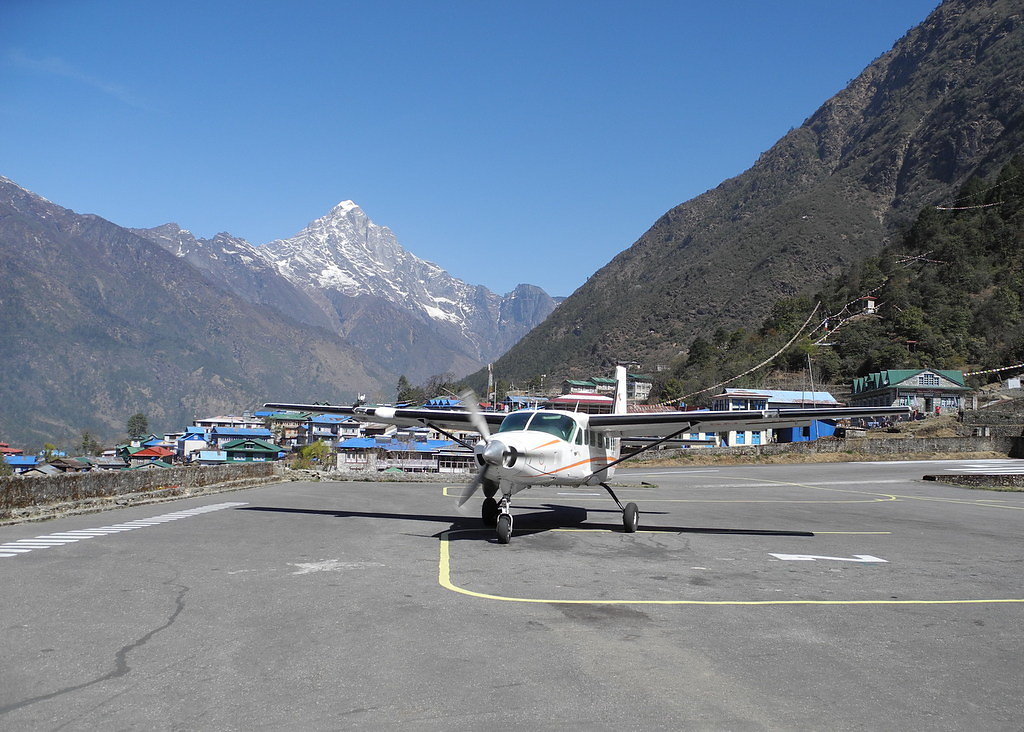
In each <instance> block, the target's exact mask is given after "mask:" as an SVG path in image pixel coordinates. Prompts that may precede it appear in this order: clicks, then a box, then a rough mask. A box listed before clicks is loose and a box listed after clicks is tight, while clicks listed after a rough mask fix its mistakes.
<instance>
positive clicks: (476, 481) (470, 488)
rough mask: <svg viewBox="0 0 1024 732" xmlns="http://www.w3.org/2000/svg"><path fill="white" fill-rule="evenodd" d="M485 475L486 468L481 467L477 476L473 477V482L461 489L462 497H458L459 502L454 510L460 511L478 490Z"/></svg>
mask: <svg viewBox="0 0 1024 732" xmlns="http://www.w3.org/2000/svg"><path fill="white" fill-rule="evenodd" d="M486 473H487V466H486V465H485V466H483V467H482V468H480V470H479V471H477V474H476V475H474V476H473V480H471V481H469V484H468V485H467V486H466V487H465V488H463V489H462V495H461V496H459V502H458V503H457V504H455V505H456V508H459V509H461V508H462V505H463V504H464V503H465V502H466V501H468V500H469V499H470V498H472V497H473V494H474V493H476V492H477V490H479V488H480V484H481V483H483V482H484V475H485V474H486Z"/></svg>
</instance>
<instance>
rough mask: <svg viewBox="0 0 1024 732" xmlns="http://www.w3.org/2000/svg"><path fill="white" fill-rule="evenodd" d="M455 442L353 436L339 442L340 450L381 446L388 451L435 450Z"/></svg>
mask: <svg viewBox="0 0 1024 732" xmlns="http://www.w3.org/2000/svg"><path fill="white" fill-rule="evenodd" d="M454 444H455V443H454V442H452V441H451V440H422V441H421V440H415V441H411V442H402V441H399V440H387V441H384V440H376V439H374V438H373V437H353V438H351V439H348V440H344V441H342V442H339V443H338V449H339V450H368V449H370V448H374V447H377V448H380V449H381V450H387V451H388V452H434V451H435V450H443V449H444V448H446V447H451V446H452V445H454Z"/></svg>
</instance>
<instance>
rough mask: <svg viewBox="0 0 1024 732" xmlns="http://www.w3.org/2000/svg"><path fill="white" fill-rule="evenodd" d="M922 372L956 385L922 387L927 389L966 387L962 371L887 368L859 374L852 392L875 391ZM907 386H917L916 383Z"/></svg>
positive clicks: (958, 389) (957, 388) (960, 388)
mask: <svg viewBox="0 0 1024 732" xmlns="http://www.w3.org/2000/svg"><path fill="white" fill-rule="evenodd" d="M923 373H930V374H935V375H936V376H940V377H942V378H944V379H947V380H948V381H952V382H953V383H954V384H956V386H954V387H950V386H929V387H923V388H929V389H955V390H957V391H962V390H964V389H966V388H967V387H966V386H965V385H964V372H963V371H955V370H949V369H928V368H925V369H888V370H886V371H876V372H875V373H873V374H868V375H867V376H859V377H857V378H855V379H854V380H853V393H854V394H862V393H864V392H868V391H875V390H877V389H885V388H887V387H894V386H896V385H897V384H900V383H902V382H904V381H906V380H907V379H912V378H914V377H915V376H918V375H920V374H923ZM907 386H917V385H916V384H913V385H910V384H908V385H907Z"/></svg>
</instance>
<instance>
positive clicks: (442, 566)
mask: <svg viewBox="0 0 1024 732" xmlns="http://www.w3.org/2000/svg"><path fill="white" fill-rule="evenodd" d="M474 531H490V529H453V530H451V531H444V532H442V533H441V536H440V541H439V542H438V543H439V544H440V546H441V551H440V559H439V561H438V570H437V581H438V584H440V585H441V586H442V587H444V588H445V589H446V590H451V591H452V592H457V593H459V594H460V595H468V596H469V597H476V598H480V599H482V600H500V601H502V602H522V603H532V604H545V605H731V606H735V605H995V604H1007V603H1024V598H1008V599H991V600H550V599H542V598H535V597H507V596H505V595H490V594H487V593H485V592H474V591H473V590H467V589H466V588H464V587H459V586H458V585H456V584H455V583H453V582H452V580H451V557H450V555H449V551H448V544H449V541H448V537H449V536H450V535H452V534H464V533H470V532H474ZM608 533H611V532H608ZM637 533H655V532H637Z"/></svg>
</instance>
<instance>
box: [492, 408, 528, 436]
mask: <svg viewBox="0 0 1024 732" xmlns="http://www.w3.org/2000/svg"><path fill="white" fill-rule="evenodd" d="M533 415H534V413H533V412H513V413H512V414H510V415H508V416H507V417H505V419H503V420H502V421H501V427H499V428H498V432H515V431H518V430H525V429H526V423H527V422H529V421H530V417H532V416H533Z"/></svg>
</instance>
